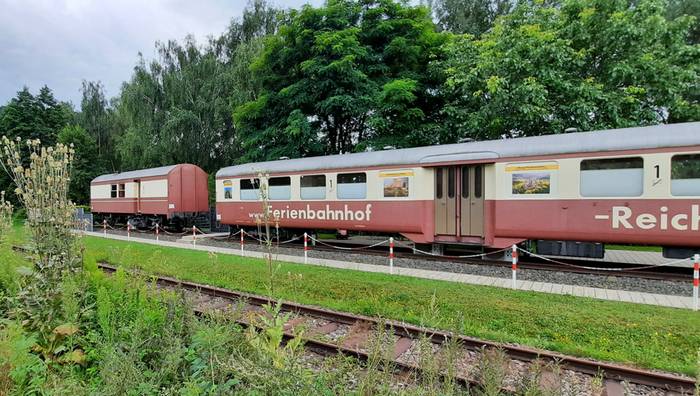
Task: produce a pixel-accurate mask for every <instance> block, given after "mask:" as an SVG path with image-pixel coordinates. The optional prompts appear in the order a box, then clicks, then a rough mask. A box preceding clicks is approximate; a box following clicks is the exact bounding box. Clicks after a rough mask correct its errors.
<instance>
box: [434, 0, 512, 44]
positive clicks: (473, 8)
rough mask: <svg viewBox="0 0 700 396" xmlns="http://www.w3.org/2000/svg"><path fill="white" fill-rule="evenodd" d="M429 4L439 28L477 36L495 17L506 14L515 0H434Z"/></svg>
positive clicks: (489, 25) (484, 30) (491, 23)
mask: <svg viewBox="0 0 700 396" xmlns="http://www.w3.org/2000/svg"><path fill="white" fill-rule="evenodd" d="M429 4H430V6H431V8H432V9H433V14H434V15H435V19H436V23H437V25H438V26H439V27H440V29H442V30H447V31H450V32H453V33H468V34H472V35H474V36H479V35H481V34H483V33H485V32H486V31H487V30H489V29H490V28H491V26H493V23H494V21H495V20H496V18H497V17H499V16H500V15H506V14H508V13H509V12H510V11H511V10H512V9H513V7H514V5H515V1H514V0H434V1H430V2H429Z"/></svg>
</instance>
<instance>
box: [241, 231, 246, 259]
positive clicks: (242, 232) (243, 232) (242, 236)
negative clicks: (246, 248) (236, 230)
mask: <svg viewBox="0 0 700 396" xmlns="http://www.w3.org/2000/svg"><path fill="white" fill-rule="evenodd" d="M240 232H241V256H242V255H243V244H244V243H245V240H244V239H243V238H244V237H245V235H244V234H245V231H243V229H242V228H241V231H240Z"/></svg>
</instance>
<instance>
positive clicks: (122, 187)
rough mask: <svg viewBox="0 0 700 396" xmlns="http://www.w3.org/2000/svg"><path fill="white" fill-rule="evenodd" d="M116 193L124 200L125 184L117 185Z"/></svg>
mask: <svg viewBox="0 0 700 396" xmlns="http://www.w3.org/2000/svg"><path fill="white" fill-rule="evenodd" d="M117 191H118V194H119V195H118V196H119V198H126V183H119V188H118V190H117Z"/></svg>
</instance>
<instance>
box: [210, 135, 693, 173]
mask: <svg viewBox="0 0 700 396" xmlns="http://www.w3.org/2000/svg"><path fill="white" fill-rule="evenodd" d="M694 145H700V122H688V123H681V124H669V125H654V126H647V127H637V128H624V129H609V130H605V131H593V132H575V133H563V134H557V135H545V136H534V137H523V138H515V139H501V140H489V141H481V142H468V143H457V144H444V145H438V146H425V147H415V148H407V149H398V150H382V151H371V152H364V153H353V154H339V155H327V156H320V157H308V158H298V159H290V160H279V161H267V162H256V163H249V164H243V165H235V166H229V167H226V168H222V169H220V170H219V171H218V172H217V173H216V177H217V178H218V177H235V176H243V175H251V174H255V173H258V172H266V173H293V172H304V171H312V170H316V169H341V168H358V167H374V166H399V165H414V164H436V163H443V162H454V161H474V160H477V161H478V160H485V161H493V160H497V159H499V158H511V157H530V156H540V155H554V154H572V153H586V152H600V151H617V150H642V149H649V148H657V147H681V146H694Z"/></svg>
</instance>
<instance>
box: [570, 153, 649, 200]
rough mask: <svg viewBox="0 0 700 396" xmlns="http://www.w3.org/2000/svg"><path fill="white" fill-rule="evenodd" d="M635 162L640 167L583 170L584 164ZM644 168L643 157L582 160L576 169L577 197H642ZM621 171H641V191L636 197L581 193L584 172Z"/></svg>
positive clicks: (632, 196) (633, 196)
mask: <svg viewBox="0 0 700 396" xmlns="http://www.w3.org/2000/svg"><path fill="white" fill-rule="evenodd" d="M636 161H640V162H641V166H622V167H592V168H588V167H586V169H584V164H590V163H594V162H599V163H608V164H614V163H625V162H628V163H629V164H633V163H634V162H636ZM644 166H645V159H644V157H643V156H640V155H633V156H627V157H613V158H583V159H581V161H580V162H579V167H578V172H579V183H578V190H579V191H578V193H579V196H580V197H582V198H635V197H642V196H644V193H645V190H646V189H645V186H644V184H645V176H646V169H645V168H644ZM622 169H641V171H642V177H641V190H640V192H639V194H636V195H621V194H610V195H601V194H584V192H583V188H582V187H583V172H585V171H605V170H611V171H614V170H622Z"/></svg>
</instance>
